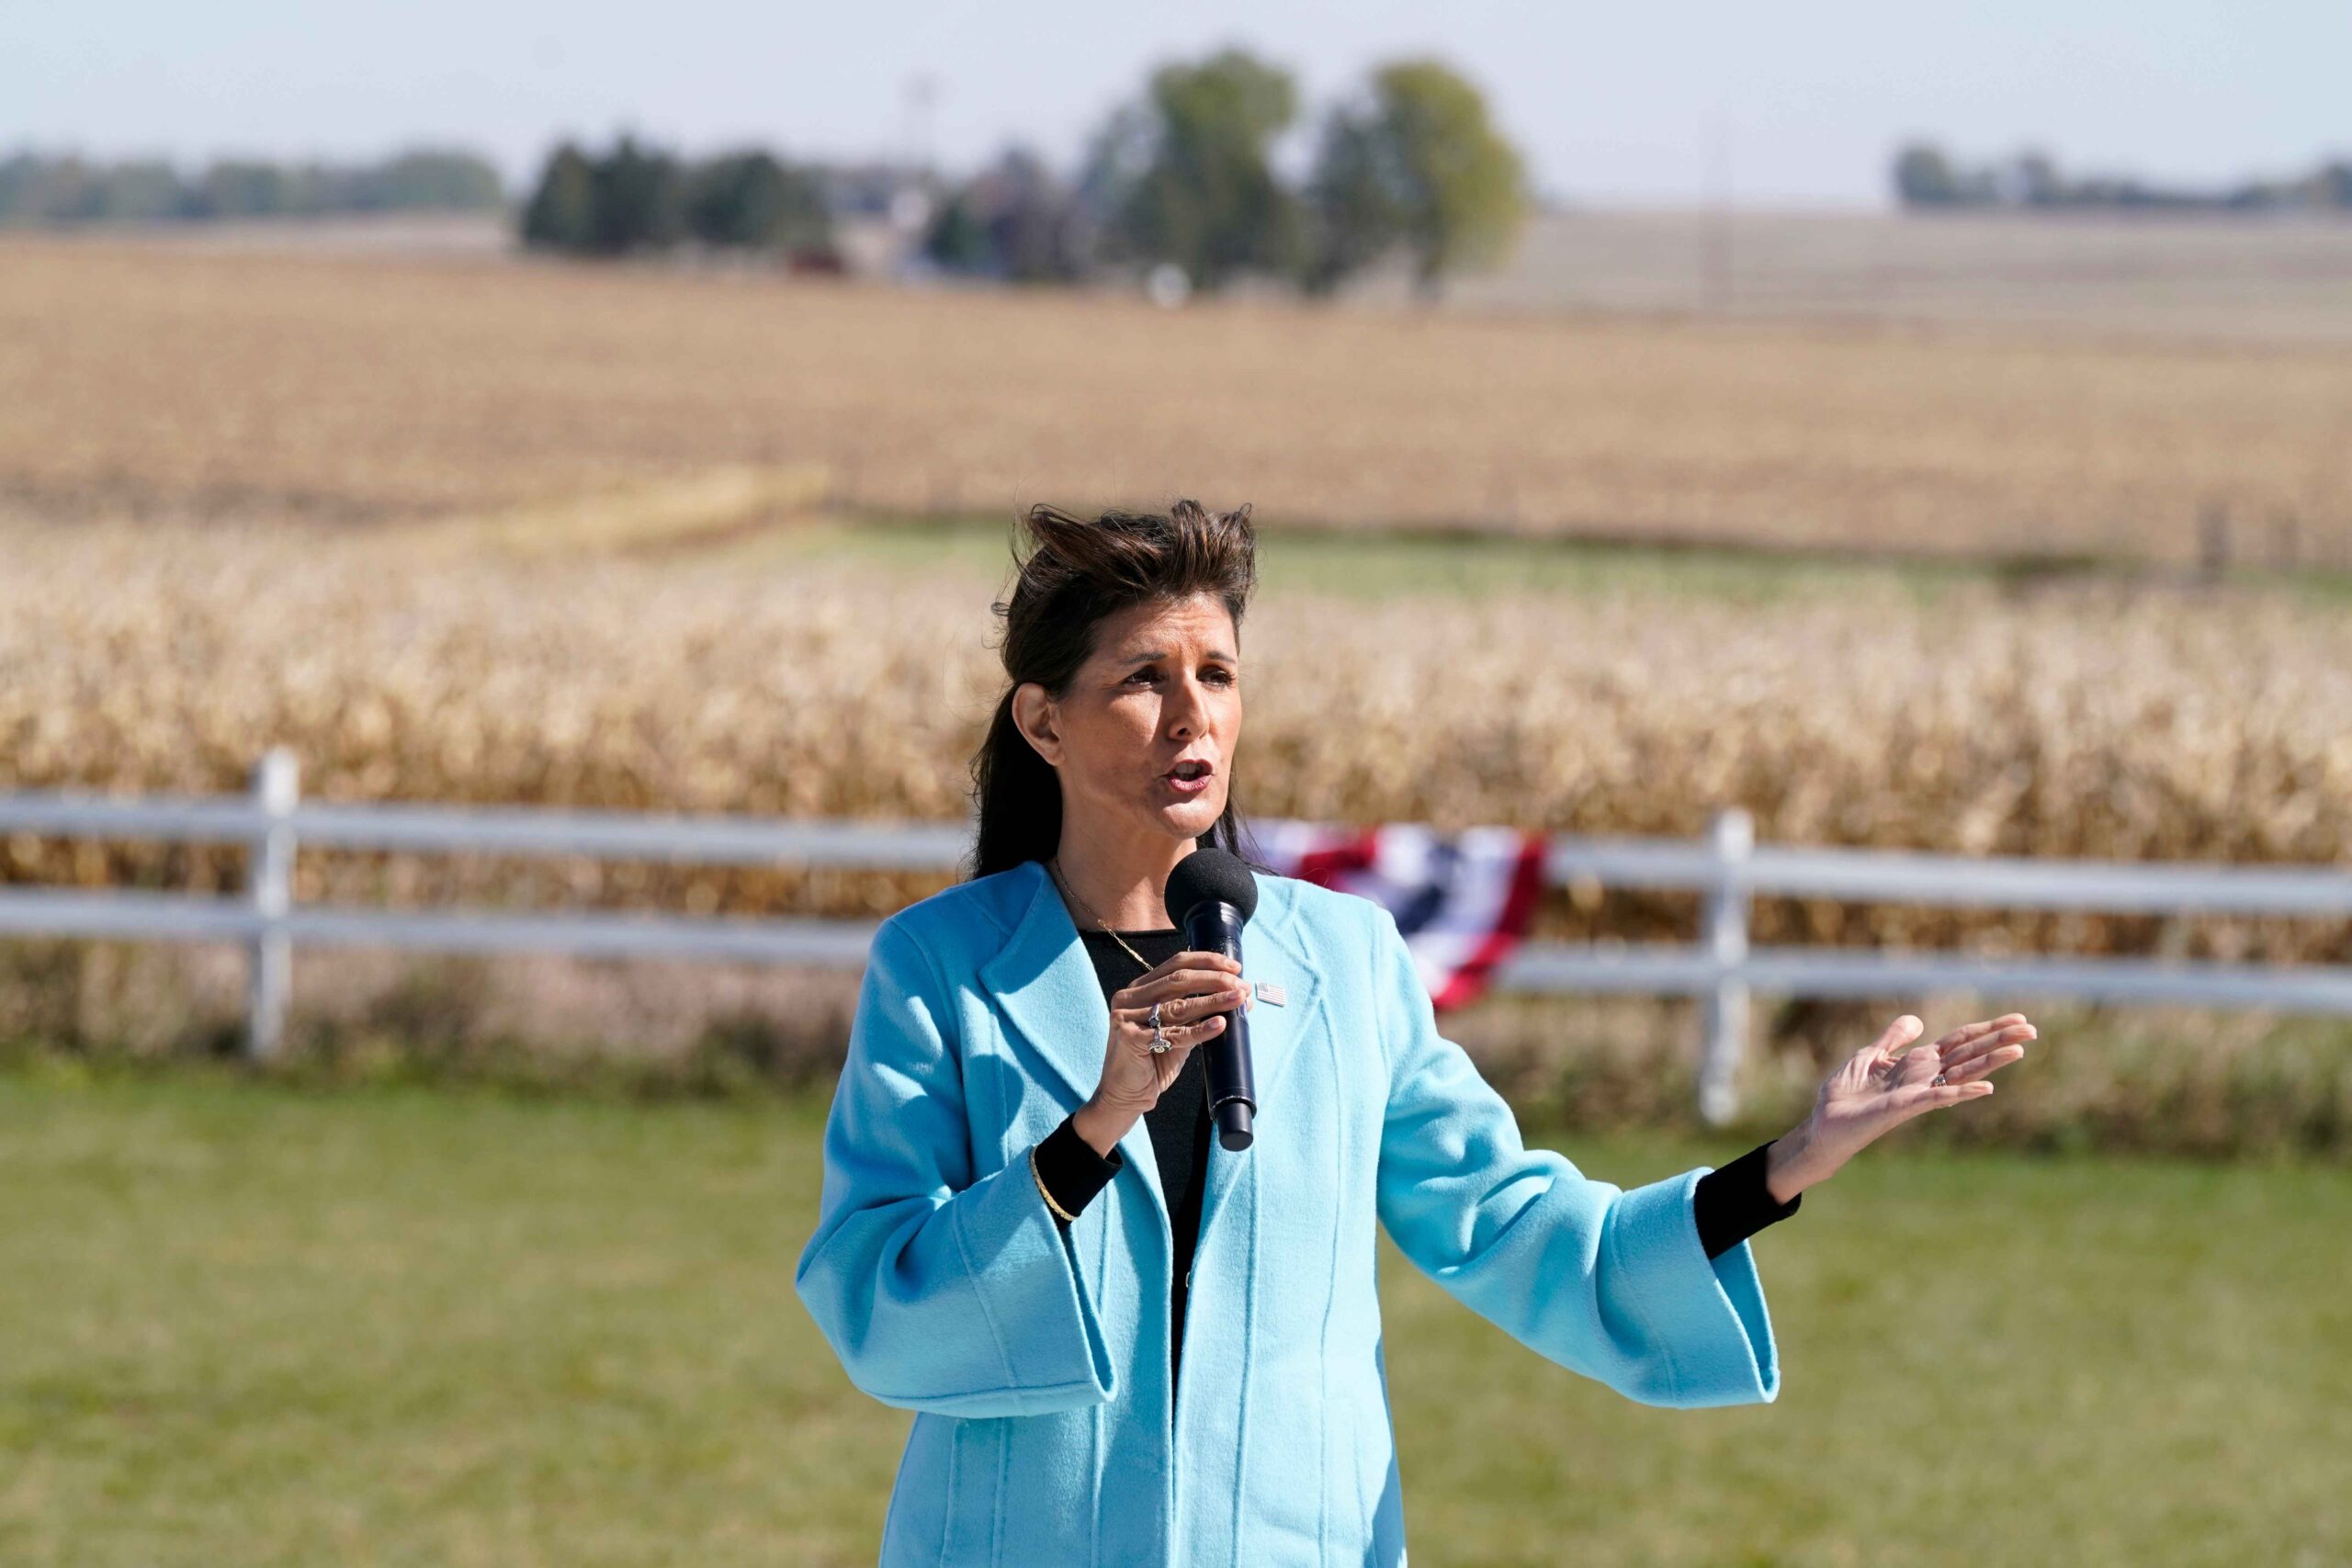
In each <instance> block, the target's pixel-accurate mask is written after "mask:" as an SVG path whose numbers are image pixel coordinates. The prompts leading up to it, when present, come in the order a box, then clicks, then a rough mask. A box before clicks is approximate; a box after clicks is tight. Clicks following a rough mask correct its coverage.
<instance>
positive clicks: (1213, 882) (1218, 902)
mask: <svg viewBox="0 0 2352 1568" xmlns="http://www.w3.org/2000/svg"><path fill="white" fill-rule="evenodd" d="M1165 897H1166V902H1167V905H1168V918H1169V919H1171V920H1174V921H1175V922H1176V924H1177V925H1178V926H1179V927H1181V928H1182V931H1183V932H1184V948H1185V951H1186V952H1188V953H1224V954H1225V955H1226V956H1227V957H1228V958H1231V959H1233V960H1235V961H1236V962H1238V961H1239V960H1240V957H1241V928H1242V927H1243V926H1245V925H1248V924H1249V923H1250V916H1252V915H1254V914H1256V913H1257V912H1258V879H1257V878H1256V877H1255V876H1253V875H1251V874H1250V867H1249V866H1248V865H1247V864H1245V863H1243V862H1242V860H1241V858H1240V857H1239V856H1238V855H1235V854H1231V853H1228V852H1226V851H1224V850H1220V849H1215V848H1210V847H1207V846H1204V847H1202V848H1200V849H1197V850H1194V851H1193V852H1192V853H1191V854H1188V855H1186V856H1185V857H1184V858H1183V859H1182V860H1180V861H1178V862H1177V863H1176V869H1175V870H1174V871H1171V872H1170V873H1169V874H1168V891H1167V894H1166V895H1165ZM1218 1016H1221V1017H1222V1018H1223V1019H1224V1020H1225V1027H1224V1028H1223V1029H1221V1030H1219V1031H1217V1032H1216V1033H1215V1034H1213V1035H1211V1036H1209V1038H1208V1040H1207V1041H1206V1042H1205V1043H1203V1044H1202V1046H1201V1047H1200V1049H1201V1050H1202V1051H1204V1053H1206V1055H1205V1058H1204V1063H1203V1065H1204V1066H1205V1067H1206V1068H1207V1071H1208V1080H1209V1109H1210V1110H1211V1111H1213V1112H1215V1114H1216V1141H1217V1142H1218V1143H1220V1144H1223V1145H1225V1146H1226V1147H1227V1148H1228V1149H1237V1150H1238V1149H1246V1148H1248V1147H1249V1146H1250V1139H1251V1138H1252V1137H1253V1136H1254V1134H1252V1133H1251V1132H1250V1122H1251V1121H1252V1120H1253V1119H1254V1118H1255V1117H1256V1115H1257V1111H1258V1088H1257V1085H1256V1084H1254V1083H1252V1082H1251V1081H1250V1015H1249V1014H1248V1012H1247V1011H1245V1010H1243V1009H1240V1008H1235V1009H1234V1010H1232V1011H1231V1012H1228V1013H1223V1014H1220V1015H1218Z"/></svg>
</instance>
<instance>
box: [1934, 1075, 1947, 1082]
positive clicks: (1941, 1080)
mask: <svg viewBox="0 0 2352 1568" xmlns="http://www.w3.org/2000/svg"><path fill="white" fill-rule="evenodd" d="M1945 1077H1946V1075H1944V1074H1942V1073H1938V1074H1937V1075H1936V1082H1938V1083H1942V1082H1944V1081H1945Z"/></svg>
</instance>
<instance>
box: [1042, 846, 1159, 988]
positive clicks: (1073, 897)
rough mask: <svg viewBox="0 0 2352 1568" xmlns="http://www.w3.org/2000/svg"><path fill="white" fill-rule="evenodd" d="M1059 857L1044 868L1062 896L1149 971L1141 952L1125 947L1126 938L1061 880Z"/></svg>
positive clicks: (1148, 965)
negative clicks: (1051, 876)
mask: <svg viewBox="0 0 2352 1568" xmlns="http://www.w3.org/2000/svg"><path fill="white" fill-rule="evenodd" d="M1061 858H1062V857H1061V856H1059V855H1056V856H1054V857H1053V858H1052V859H1051V860H1048V861H1047V862H1046V870H1047V871H1050V872H1052V873H1053V874H1054V886H1057V887H1058V888H1060V889H1061V890H1062V896H1063V897H1066V898H1068V899H1069V901H1070V902H1071V903H1073V904H1075V905H1077V906H1078V912H1079V913H1080V914H1081V915H1084V916H1085V917H1086V918H1087V919H1090V920H1092V921H1093V922H1094V923H1095V924H1096V925H1097V926H1100V927H1102V929H1103V935H1105V936H1107V937H1109V938H1110V939H1111V940H1112V941H1113V942H1117V943H1118V944H1119V945H1120V946H1121V947H1126V948H1127V956H1128V957H1129V958H1132V959H1134V960H1135V961H1136V963H1137V964H1142V965H1143V967H1144V972H1145V973H1146V974H1148V973H1150V971H1151V964H1150V961H1149V960H1148V959H1146V958H1145V957H1144V955H1143V954H1142V953H1137V952H1136V950H1135V949H1134V948H1132V947H1127V939H1126V938H1125V937H1123V936H1121V935H1120V934H1119V933H1118V932H1117V931H1113V930H1112V929H1111V928H1110V926H1109V924H1108V923H1106V922H1105V921H1104V920H1103V917H1102V916H1100V915H1098V914H1096V913H1095V912H1094V911H1093V910H1091V909H1090V908H1087V907H1086V900H1085V899H1083V898H1080V897H1079V896H1078V895H1077V894H1076V893H1075V892H1072V891H1071V889H1070V886H1069V883H1067V882H1064V881H1063V880H1062V868H1061Z"/></svg>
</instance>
